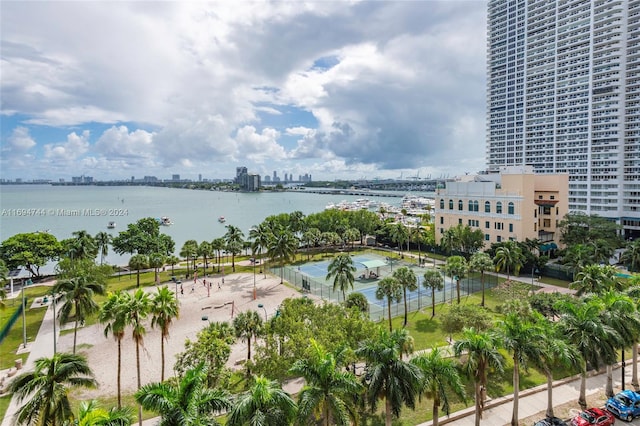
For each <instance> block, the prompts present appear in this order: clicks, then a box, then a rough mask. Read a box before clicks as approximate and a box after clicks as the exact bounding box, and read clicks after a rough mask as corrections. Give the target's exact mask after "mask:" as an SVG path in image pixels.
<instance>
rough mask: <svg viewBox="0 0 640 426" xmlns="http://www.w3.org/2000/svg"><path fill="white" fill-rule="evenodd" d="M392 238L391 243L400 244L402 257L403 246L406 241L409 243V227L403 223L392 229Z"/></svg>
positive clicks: (399, 248)
mask: <svg viewBox="0 0 640 426" xmlns="http://www.w3.org/2000/svg"><path fill="white" fill-rule="evenodd" d="M390 237H391V241H393V242H394V243H396V244H398V250H400V255H402V244H404V243H405V241H409V231H408V230H407V227H406V226H404V225H403V224H402V223H401V222H398V223H397V224H395V225H394V226H392V227H391V233H390Z"/></svg>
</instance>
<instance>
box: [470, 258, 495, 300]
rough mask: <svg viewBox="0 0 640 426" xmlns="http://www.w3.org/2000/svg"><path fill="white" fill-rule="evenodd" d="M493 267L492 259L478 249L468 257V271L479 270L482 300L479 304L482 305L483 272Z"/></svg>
mask: <svg viewBox="0 0 640 426" xmlns="http://www.w3.org/2000/svg"><path fill="white" fill-rule="evenodd" d="M491 269H493V261H492V260H491V256H489V255H488V254H487V253H484V252H481V251H478V252H475V253H473V254H472V255H471V259H469V271H471V272H480V282H481V283H482V301H481V302H480V306H484V273H485V271H489V270H491Z"/></svg>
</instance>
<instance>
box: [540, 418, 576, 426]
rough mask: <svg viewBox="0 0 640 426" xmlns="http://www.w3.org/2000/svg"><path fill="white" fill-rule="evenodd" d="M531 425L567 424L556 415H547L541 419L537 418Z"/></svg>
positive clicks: (562, 425)
mask: <svg viewBox="0 0 640 426" xmlns="http://www.w3.org/2000/svg"><path fill="white" fill-rule="evenodd" d="M533 426H568V425H567V423H566V422H565V421H564V420H562V419H559V418H557V417H547V418H544V419H542V420H538V421H537V422H535V423H534V424H533Z"/></svg>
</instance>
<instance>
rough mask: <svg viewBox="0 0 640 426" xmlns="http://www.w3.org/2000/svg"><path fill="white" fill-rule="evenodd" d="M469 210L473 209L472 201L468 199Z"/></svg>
mask: <svg viewBox="0 0 640 426" xmlns="http://www.w3.org/2000/svg"><path fill="white" fill-rule="evenodd" d="M469 211H470V212H472V211H473V201H471V200H469Z"/></svg>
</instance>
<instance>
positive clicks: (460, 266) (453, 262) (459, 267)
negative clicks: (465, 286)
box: [444, 256, 469, 305]
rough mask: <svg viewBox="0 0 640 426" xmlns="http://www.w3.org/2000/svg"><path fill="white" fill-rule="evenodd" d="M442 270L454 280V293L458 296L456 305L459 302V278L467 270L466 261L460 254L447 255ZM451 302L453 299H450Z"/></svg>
mask: <svg viewBox="0 0 640 426" xmlns="http://www.w3.org/2000/svg"><path fill="white" fill-rule="evenodd" d="M444 270H445V272H446V273H447V274H449V275H450V276H451V278H453V279H454V280H456V295H457V298H458V305H459V304H460V280H461V279H462V278H464V276H465V274H466V273H467V271H468V270H469V267H468V266H467V261H466V259H465V258H464V257H462V256H449V257H448V258H447V263H446V264H445V265H444ZM451 302H452V303H453V301H451Z"/></svg>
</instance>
